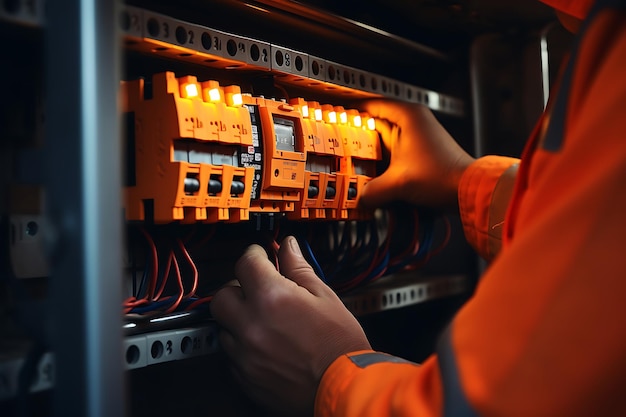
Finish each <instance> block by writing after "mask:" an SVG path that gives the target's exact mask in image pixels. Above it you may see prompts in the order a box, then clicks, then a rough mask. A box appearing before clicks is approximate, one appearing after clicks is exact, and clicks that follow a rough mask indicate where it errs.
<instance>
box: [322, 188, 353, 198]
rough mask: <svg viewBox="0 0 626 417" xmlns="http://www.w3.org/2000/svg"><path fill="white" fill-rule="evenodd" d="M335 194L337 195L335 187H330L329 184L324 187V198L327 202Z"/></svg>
mask: <svg viewBox="0 0 626 417" xmlns="http://www.w3.org/2000/svg"><path fill="white" fill-rule="evenodd" d="M355 191H356V190H355ZM336 194H337V189H336V188H335V187H333V186H331V185H330V184H329V185H327V186H326V196H325V198H326V199H327V200H332V199H333V198H335V195H336Z"/></svg>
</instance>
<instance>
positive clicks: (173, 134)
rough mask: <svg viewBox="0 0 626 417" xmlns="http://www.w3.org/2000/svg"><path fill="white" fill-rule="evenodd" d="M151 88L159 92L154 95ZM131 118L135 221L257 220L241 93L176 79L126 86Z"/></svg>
mask: <svg viewBox="0 0 626 417" xmlns="http://www.w3.org/2000/svg"><path fill="white" fill-rule="evenodd" d="M150 87H151V88H150ZM122 97H123V110H124V112H125V113H126V117H127V130H128V133H127V137H128V146H127V149H128V159H129V163H128V167H127V170H128V172H127V184H126V185H127V186H126V198H125V211H126V219H127V220H140V221H150V220H152V221H154V222H155V223H170V222H173V221H184V222H196V221H203V222H216V221H239V220H246V219H248V217H249V213H248V210H249V205H250V190H251V188H252V182H253V179H254V173H255V172H254V171H255V170H254V169H253V168H246V167H240V166H239V160H238V156H239V153H240V150H241V149H242V147H244V148H248V147H251V146H253V141H252V125H251V121H250V114H249V113H248V110H247V109H246V108H245V107H243V103H242V99H241V93H240V91H239V87H236V86H230V87H226V88H221V87H220V86H219V84H218V83H217V82H216V81H205V82H202V83H199V82H198V81H197V79H196V77H193V76H186V77H181V78H176V76H175V75H174V73H172V72H164V73H159V74H155V75H154V76H153V78H152V84H151V86H150V85H147V84H146V82H145V81H144V80H143V79H139V80H135V81H129V82H123V83H122Z"/></svg>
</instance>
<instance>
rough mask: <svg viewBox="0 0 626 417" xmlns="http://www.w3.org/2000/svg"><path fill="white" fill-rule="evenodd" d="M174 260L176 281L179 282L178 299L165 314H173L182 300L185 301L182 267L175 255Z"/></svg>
mask: <svg viewBox="0 0 626 417" xmlns="http://www.w3.org/2000/svg"><path fill="white" fill-rule="evenodd" d="M173 260H174V271H176V279H177V282H178V289H179V291H178V297H177V298H176V301H175V302H174V304H172V305H171V306H170V307H169V308H168V309H167V310H166V311H165V313H166V314H167V313H171V312H172V311H174V310H176V309H177V308H178V306H179V305H180V302H181V300H182V299H183V295H184V293H185V288H184V286H183V277H182V276H181V275H180V267H179V266H178V260H177V259H176V255H174V257H173Z"/></svg>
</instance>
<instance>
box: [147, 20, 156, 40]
mask: <svg viewBox="0 0 626 417" xmlns="http://www.w3.org/2000/svg"><path fill="white" fill-rule="evenodd" d="M148 33H149V34H150V36H154V37H157V36H159V22H157V20H156V19H155V18H152V19H148Z"/></svg>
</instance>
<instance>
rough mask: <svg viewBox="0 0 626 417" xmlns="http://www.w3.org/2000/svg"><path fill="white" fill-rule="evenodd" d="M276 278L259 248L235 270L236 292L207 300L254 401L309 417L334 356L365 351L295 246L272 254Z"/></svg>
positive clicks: (289, 242) (350, 321) (288, 243)
mask: <svg viewBox="0 0 626 417" xmlns="http://www.w3.org/2000/svg"><path fill="white" fill-rule="evenodd" d="M278 259H279V265H280V269H281V273H282V274H283V275H281V273H279V272H278V271H276V268H275V266H274V265H273V264H272V263H271V262H270V261H269V259H268V257H267V254H266V253H265V251H264V250H263V248H261V247H260V246H257V245H252V246H250V247H249V248H248V249H247V251H246V252H245V253H244V255H243V256H242V257H241V258H240V259H239V261H238V262H237V264H236V266H235V275H236V277H237V278H238V280H239V282H240V284H241V287H237V286H229V287H224V288H222V289H221V290H220V291H218V292H217V294H215V296H214V298H213V301H212V302H211V312H212V314H213V317H214V318H215V320H217V322H218V323H219V324H220V325H221V326H222V331H221V332H220V341H221V344H222V347H223V349H224V350H225V351H226V353H227V354H228V356H229V357H230V358H231V359H232V361H233V365H234V369H233V370H234V374H235V377H236V379H238V380H239V382H240V383H241V385H242V387H243V388H244V390H245V391H246V392H247V393H248V395H249V396H250V397H251V398H252V399H253V400H255V401H256V402H257V403H259V404H261V405H263V406H265V407H267V408H269V409H271V410H272V411H274V412H278V413H280V414H282V415H288V416H311V415H313V406H314V402H315V395H316V393H317V388H318V385H319V383H320V380H321V378H322V375H323V373H324V371H325V370H326V368H327V367H328V366H329V365H330V364H331V363H332V362H333V361H334V360H335V359H336V358H338V357H339V356H341V355H343V354H345V353H349V352H354V351H357V350H364V349H370V344H369V342H368V341H367V338H366V337H365V334H364V332H363V329H362V328H361V326H360V325H359V323H358V322H357V320H356V319H355V318H354V316H353V315H352V314H351V313H350V312H349V311H348V310H347V309H346V308H345V306H344V305H343V303H342V302H341V300H340V299H339V297H337V295H336V294H335V293H334V292H333V291H332V290H331V289H330V288H329V287H328V286H326V284H324V283H323V282H322V281H321V280H320V279H319V278H318V277H317V276H316V275H315V273H314V272H313V269H312V268H311V266H310V265H309V264H308V263H307V262H306V260H305V259H304V257H303V256H302V252H301V251H300V248H299V246H298V242H297V241H296V239H295V238H293V237H291V236H290V237H287V238H285V240H284V241H283V242H282V244H281V246H280V250H279V252H278Z"/></svg>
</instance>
